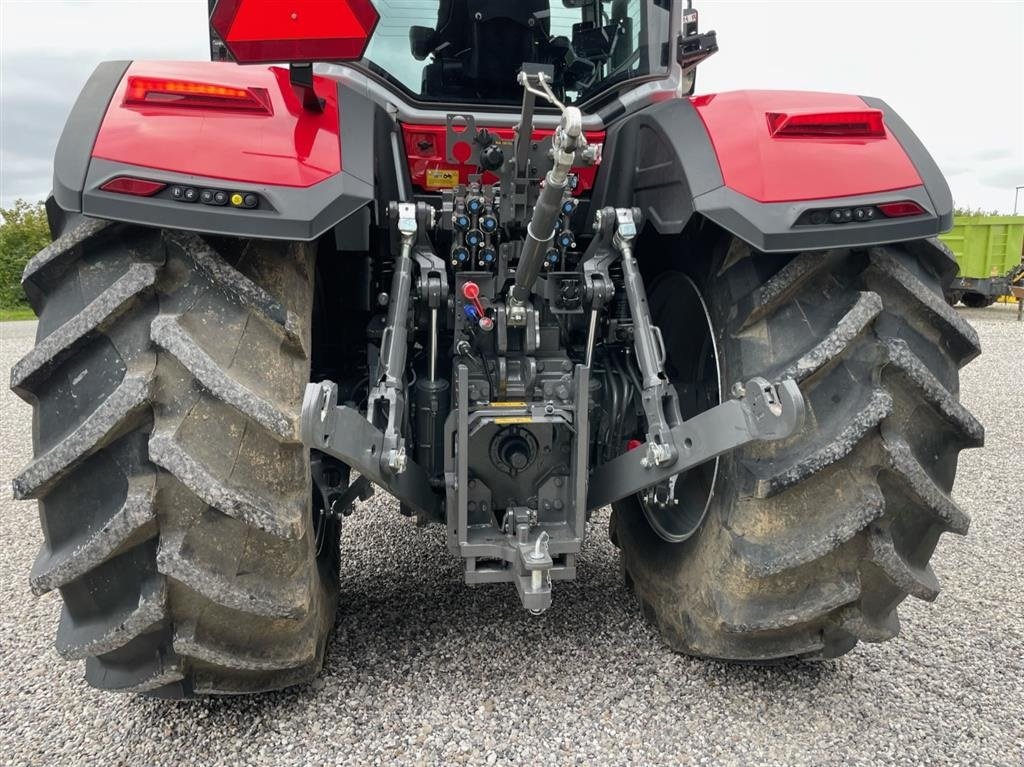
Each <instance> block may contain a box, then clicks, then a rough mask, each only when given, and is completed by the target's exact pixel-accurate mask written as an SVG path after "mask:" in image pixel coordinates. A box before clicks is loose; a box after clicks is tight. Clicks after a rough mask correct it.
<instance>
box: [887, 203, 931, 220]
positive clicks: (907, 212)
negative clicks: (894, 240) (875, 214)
mask: <svg viewBox="0 0 1024 767" xmlns="http://www.w3.org/2000/svg"><path fill="white" fill-rule="evenodd" d="M878 209H879V210H880V211H882V215H884V216H887V217H889V218H903V217H904V216H920V215H921V214H922V213H925V209H924V208H922V207H921V206H920V205H918V204H917V203H916V202H911V201H909V200H907V201H904V202H883V203H881V204H880V205H878Z"/></svg>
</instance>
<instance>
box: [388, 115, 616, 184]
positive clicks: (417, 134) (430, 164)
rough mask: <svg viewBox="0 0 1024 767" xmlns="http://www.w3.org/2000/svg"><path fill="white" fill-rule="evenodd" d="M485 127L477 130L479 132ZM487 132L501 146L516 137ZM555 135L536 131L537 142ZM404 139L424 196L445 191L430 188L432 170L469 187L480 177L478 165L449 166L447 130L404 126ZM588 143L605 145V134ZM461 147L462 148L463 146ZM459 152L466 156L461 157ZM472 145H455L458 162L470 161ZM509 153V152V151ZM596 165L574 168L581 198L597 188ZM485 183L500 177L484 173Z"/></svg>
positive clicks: (412, 171)
mask: <svg viewBox="0 0 1024 767" xmlns="http://www.w3.org/2000/svg"><path fill="white" fill-rule="evenodd" d="M480 127H484V126H478V129H479V128H480ZM487 130H488V132H490V133H492V134H494V135H495V136H497V137H498V138H499V139H500V140H501V141H502V142H505V141H511V140H512V139H513V138H514V137H515V131H514V130H513V129H512V128H487ZM553 133H554V131H552V130H535V131H534V132H533V140H534V141H549V142H550V140H551V136H552V134H553ZM402 136H403V141H404V143H405V154H406V157H408V160H409V174H410V176H411V177H412V185H413V186H414V187H416V188H417V189H419V190H420V191H425V192H437V191H440V189H442V188H450V187H431V186H429V185H428V184H427V171H430V170H452V171H457V172H458V174H459V183H460V184H468V183H469V177H470V176H471V175H473V174H476V173H479V172H480V169H479V168H478V167H477V166H475V165H469V164H466V163H450V162H447V160H446V159H445V158H446V157H447V151H446V146H445V145H446V142H447V138H448V130H447V127H446V126H444V125H402ZM586 137H587V141H588V142H589V143H590V144H603V143H604V139H605V134H604V132H603V131H588V132H587V133H586ZM460 145H461V146H460ZM460 149H462V150H464V154H462V157H460V151H459V150H460ZM469 151H470V148H469V145H468V144H465V142H459V143H458V144H456V145H455V148H454V150H453V156H455V157H456V158H459V159H462V158H468V157H469ZM506 151H509V150H507V149H506ZM597 168H598V166H597V165H590V166H587V167H579V168H573V169H572V170H573V173H576V174H577V176H578V177H579V184H578V185H577V187H576V190H575V192H574V194H576V195H581V194H584V193H586V192H588V191H589V190H591V189H593V188H594V179H595V178H597ZM481 180H482V182H483V183H485V184H494V183H497V181H498V177H497V176H495V175H494V174H493V173H484V174H483V176H482V178H481Z"/></svg>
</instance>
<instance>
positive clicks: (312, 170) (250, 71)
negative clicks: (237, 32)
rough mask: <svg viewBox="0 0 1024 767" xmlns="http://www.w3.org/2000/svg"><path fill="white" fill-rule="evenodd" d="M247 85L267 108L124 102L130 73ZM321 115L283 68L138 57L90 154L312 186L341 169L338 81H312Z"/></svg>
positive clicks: (161, 167)
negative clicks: (309, 105) (298, 92)
mask: <svg viewBox="0 0 1024 767" xmlns="http://www.w3.org/2000/svg"><path fill="white" fill-rule="evenodd" d="M133 77H134V78H150V79H156V80H163V81H172V82H178V83H184V84H186V85H185V87H192V86H194V85H195V84H201V85H203V86H214V87H223V88H228V89H240V90H246V89H247V90H250V91H252V92H253V93H256V94H257V95H258V96H259V99H260V100H261V101H262V102H264V104H265V107H266V109H264V110H262V111H249V112H246V111H239V110H231V109H223V108H217V107H204V106H202V105H198V106H189V107H182V106H173V105H166V106H165V105H162V104H159V103H145V104H141V105H137V104H136V103H126V95H127V93H128V84H129V82H131V81H132V78H133ZM314 88H315V90H316V93H317V95H318V96H319V97H320V98H321V99H323V101H324V109H323V111H322V112H313V111H310V110H306V109H303V107H302V103H301V101H300V100H299V97H298V96H297V95H296V94H295V93H294V91H293V89H292V87H291V84H290V83H289V79H288V70H287V69H284V68H281V67H257V66H239V65H237V64H231V63H221V62H181V61H168V62H162V61H136V62H133V63H132V64H131V66H130V67H129V68H128V70H127V72H126V73H125V76H124V77H123V78H122V80H121V83H120V84H119V85H118V87H117V91H116V92H115V93H114V97H113V98H112V99H111V101H110V106H109V107H108V109H107V113H106V116H105V117H104V119H103V122H102V124H101V125H100V130H99V135H98V136H97V137H96V143H95V144H94V146H93V151H92V156H93V157H95V158H98V159H103V160H111V161H114V162H119V163H125V164H128V165H136V166H142V167H145V168H154V169H158V170H166V171H173V172H177V173H185V174H194V175H199V176H208V177H212V178H219V179H224V180H226V181H238V182H246V183H257V184H268V185H276V186H285V187H310V186H313V185H314V184H318V183H320V182H321V181H324V180H325V179H327V178H329V177H330V176H333V175H336V174H337V173H339V172H340V171H341V167H342V166H341V140H340V125H339V115H338V93H337V86H336V84H335V83H334V82H333V81H331V80H327V79H325V78H321V77H316V78H314Z"/></svg>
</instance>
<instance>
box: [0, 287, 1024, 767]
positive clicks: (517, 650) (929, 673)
mask: <svg viewBox="0 0 1024 767" xmlns="http://www.w3.org/2000/svg"><path fill="white" fill-rule="evenodd" d="M964 314H965V316H967V317H968V318H969V319H970V321H971V322H972V323H973V324H974V325H975V327H977V328H978V331H979V332H980V333H981V338H982V343H983V346H984V348H985V354H984V355H983V356H982V357H981V358H980V360H979V361H977V362H975V363H974V364H973V365H971V366H970V367H968V368H967V369H966V370H965V372H964V378H963V397H964V400H965V402H966V404H967V406H968V407H970V408H971V409H972V410H973V411H974V413H975V414H977V416H978V417H979V418H980V419H981V420H982V422H983V423H985V425H986V426H987V428H988V447H987V449H985V450H983V451H969V452H965V453H964V454H963V457H962V459H961V464H960V475H959V477H958V481H957V485H956V489H955V493H954V495H955V496H956V498H957V500H958V501H959V502H960V503H961V504H963V505H964V507H965V508H966V510H967V511H968V512H969V513H970V514H971V515H972V516H973V518H974V523H973V526H972V528H971V532H970V535H969V536H968V537H967V538H966V539H960V538H953V537H949V536H947V537H944V538H943V541H942V543H941V544H940V547H939V551H938V553H937V555H936V557H935V561H934V564H935V569H936V571H937V572H938V573H939V575H940V577H941V578H942V579H943V582H944V585H945V590H944V591H943V593H942V595H941V596H940V597H939V599H938V601H937V603H936V604H934V605H928V604H925V603H923V602H919V601H916V600H910V601H909V602H908V603H906V604H905V606H904V607H903V608H901V611H900V612H901V615H902V618H903V626H904V630H903V634H902V636H901V637H900V638H898V639H897V640H895V641H893V642H890V643H887V644H885V645H881V646H864V645H861V646H859V647H858V648H857V649H855V650H854V651H853V652H852V653H851V654H850V655H848V656H846V657H845V658H843V659H842V660H839V661H834V662H829V663H825V664H821V665H802V664H790V665H782V666H778V667H774V668H769V669H761V668H755V667H738V666H730V665H725V664H720V663H714V662H707V661H698V660H692V659H688V658H685V657H681V656H677V655H673V654H672V653H670V652H669V651H668V650H667V649H666V648H665V646H664V645H663V644H662V643H661V641H660V640H659V638H658V637H657V635H656V634H655V633H653V631H652V630H651V629H650V628H648V627H647V626H646V625H645V624H644V623H643V621H642V620H640V618H639V617H638V615H637V610H636V608H635V605H634V602H633V600H632V598H631V597H630V596H629V595H628V594H627V593H626V592H625V591H624V590H623V588H622V586H621V583H620V579H619V571H618V565H617V558H616V554H615V550H614V549H613V548H612V546H611V544H609V543H608V541H607V536H606V534H605V528H606V524H607V521H608V520H607V514H606V513H601V514H597V515H595V519H594V522H593V524H592V526H591V529H590V535H589V538H588V541H587V545H586V547H585V549H584V553H583V556H582V557H581V567H580V575H579V580H578V581H577V582H576V583H572V584H557V588H556V593H555V602H554V606H553V607H552V609H551V610H550V612H548V613H547V614H546V615H544V616H542V617H540V618H532V617H530V616H529V615H527V614H525V613H524V612H523V611H522V610H521V609H520V608H519V606H518V603H517V599H516V597H515V594H514V591H513V589H512V587H511V586H490V587H482V588H479V589H476V590H470V589H468V588H467V587H466V586H464V585H463V584H462V579H461V577H460V575H459V570H458V563H457V562H455V561H454V560H453V559H452V557H451V556H450V555H449V554H448V552H447V551H446V549H445V546H444V540H443V536H442V530H441V529H440V528H431V529H417V528H416V527H414V526H413V525H412V523H410V522H409V521H408V520H406V519H404V518H402V517H400V516H399V515H398V514H397V508H396V505H395V504H394V503H393V502H392V501H390V500H387V499H385V498H383V497H382V495H380V494H378V496H376V497H375V498H374V499H373V500H371V501H369V502H367V503H366V504H363V506H362V508H360V509H359V510H358V512H357V513H356V514H355V515H354V516H353V517H350V518H349V522H348V524H347V527H346V530H345V533H344V541H343V546H344V551H345V557H346V560H345V565H344V572H343V577H344V583H343V586H342V592H343V597H342V599H343V601H342V606H341V610H340V614H339V617H338V626H337V635H336V638H335V640H334V642H333V644H332V645H331V647H330V649H329V652H328V657H327V662H326V668H325V671H324V674H323V676H322V677H321V679H320V680H319V681H318V682H317V683H316V684H315V685H313V686H311V687H305V688H300V689H294V690H290V691H286V692H282V693H278V694H272V695H265V696H262V697H258V698H239V699H213V700H203V701H192V702H181V703H167V702H158V701H153V700H147V699H144V698H137V697H123V696H111V695H102V694H99V693H97V692H94V691H93V690H91V689H90V688H89V687H87V686H86V685H85V683H84V682H83V681H82V679H81V668H80V666H79V664H75V663H64V662H62V661H60V660H59V659H58V657H57V655H56V653H55V652H54V650H53V647H52V640H53V632H54V629H55V626H56V622H57V615H58V609H59V605H58V598H57V596H56V595H55V594H48V595H46V596H45V597H43V598H41V599H34V598H33V597H32V596H31V595H30V593H29V591H28V586H27V574H28V571H29V567H30V565H31V563H32V560H33V558H34V557H35V553H36V549H37V547H38V545H39V543H40V540H41V535H40V532H39V526H38V522H37V517H36V511H35V506H34V504H32V503H15V502H13V501H12V500H11V495H10V489H9V485H7V482H6V479H4V487H3V489H2V491H0V493H2V495H0V605H2V608H0V761H2V762H4V763H6V764H18V765H21V764H40V765H42V764H45V765H62V766H63V765H80V764H92V763H102V764H104V765H112V764H132V765H164V764H166V765H171V764H174V765H179V764H202V765H214V764H216V765H220V764H225V765H226V764H232V765H233V764H242V763H267V764H274V765H304V764H324V763H326V764H359V765H364V764H394V763H410V764H414V763H425V764H434V763H445V764H452V763H469V764H496V763H497V764H524V763H526V764H572V763H576V764H680V763H714V764H743V765H748V764H785V765H796V764H872V765H874V764H881V763H896V764H909V765H920V764H925V763H929V764H939V763H941V764H948V763H958V764H1006V765H1020V764H1022V763H1024V724H1022V722H1024V609H1022V601H1024V598H1022V594H1021V592H1022V587H1024V575H1022V573H1021V570H1020V567H1021V562H1022V559H1024V526H1022V524H1021V514H1020V512H1021V507H1022V501H1021V499H1022V498H1024V460H1022V450H1021V436H1022V431H1021V426H1020V418H1021V412H1022V410H1024V387H1022V384H1021V365H1022V363H1024V325H1020V324H1017V323H1016V322H1014V319H1015V308H1013V307H1009V306H995V307H992V308H989V309H984V310H974V311H971V310H967V311H965V312H964ZM32 332H33V331H32V327H31V324H17V323H10V324H8V325H0V344H2V352H0V357H2V367H3V369H4V370H5V371H6V370H8V369H9V368H10V366H11V365H12V364H13V363H14V362H15V361H16V360H17V359H18V358H19V357H20V356H21V355H22V354H24V353H25V352H26V351H27V350H28V348H29V346H30V344H31V333H32ZM4 388H5V391H4V392H2V393H0V405H2V406H0V422H2V426H3V428H2V430H0V477H2V478H9V477H11V476H12V475H13V474H14V473H15V472H16V471H17V470H18V468H19V467H21V466H22V465H23V464H24V463H25V462H26V461H27V460H28V458H29V454H30V433H29V430H30V426H29V423H30V416H29V410H28V407H27V406H26V405H24V404H23V403H22V402H21V401H20V400H18V399H17V398H16V397H15V396H14V395H13V394H11V393H9V392H7V391H6V387H4ZM1015 421H1016V423H1017V426H1016V429H1015V428H1014V425H1013V424H1014V422H1015Z"/></svg>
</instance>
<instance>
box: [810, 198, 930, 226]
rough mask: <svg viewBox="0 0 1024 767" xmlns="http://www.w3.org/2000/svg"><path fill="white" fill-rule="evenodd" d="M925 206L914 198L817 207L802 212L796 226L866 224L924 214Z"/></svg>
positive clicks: (925, 212)
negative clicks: (870, 203)
mask: <svg viewBox="0 0 1024 767" xmlns="http://www.w3.org/2000/svg"><path fill="white" fill-rule="evenodd" d="M927 213H928V211H926V210H925V209H924V208H922V207H921V206H920V205H918V204H917V203H916V202H913V201H912V200H902V201H900V202H881V203H878V204H877V205H858V206H856V207H849V208H817V209H815V210H805V211H804V212H803V213H801V214H800V217H799V218H798V219H797V221H796V224H795V226H821V225H823V224H864V223H867V222H869V221H879V220H881V219H885V218H905V217H907V216H923V215H925V214H927Z"/></svg>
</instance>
